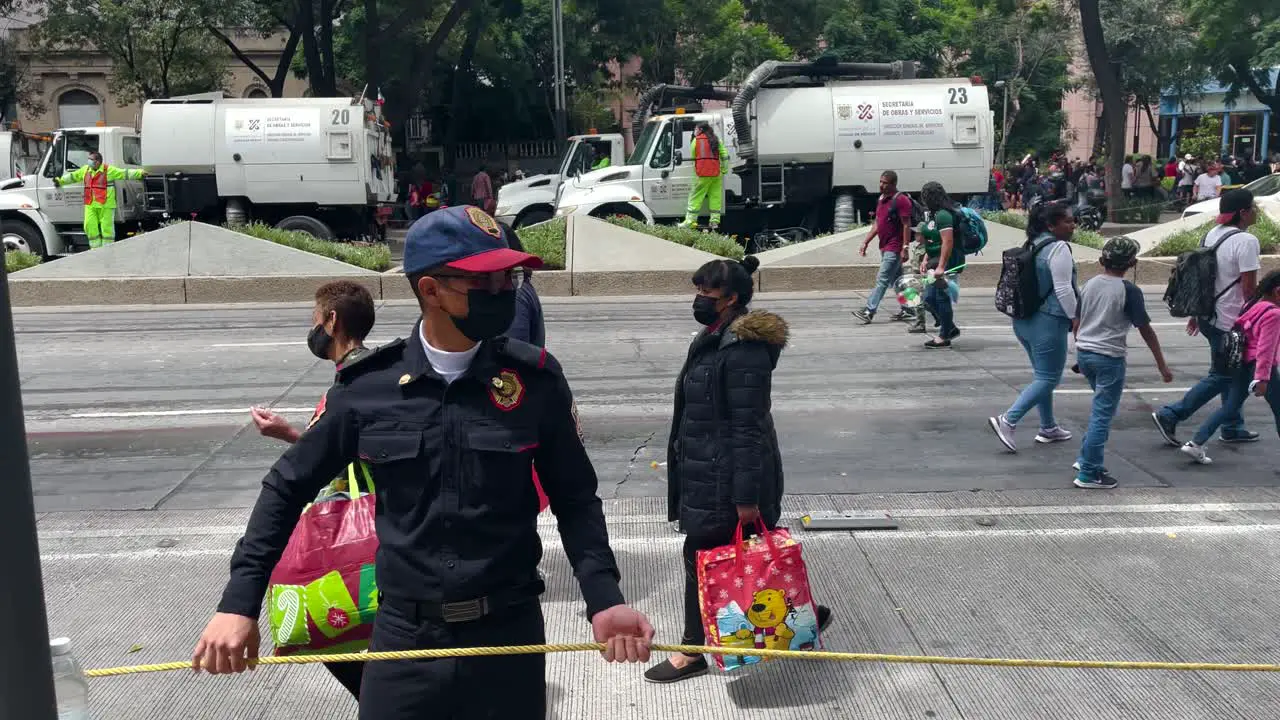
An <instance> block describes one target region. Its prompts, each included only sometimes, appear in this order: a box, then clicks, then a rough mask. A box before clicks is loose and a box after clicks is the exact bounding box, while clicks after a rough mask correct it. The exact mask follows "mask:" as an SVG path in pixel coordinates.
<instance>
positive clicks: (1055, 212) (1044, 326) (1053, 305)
mask: <svg viewBox="0 0 1280 720" xmlns="http://www.w3.org/2000/svg"><path fill="white" fill-rule="evenodd" d="M1075 229H1076V221H1075V217H1074V216H1073V215H1072V214H1071V207H1070V204H1069V203H1066V202H1049V203H1040V204H1039V205H1037V206H1036V207H1035V208H1034V209H1033V210H1032V211H1031V214H1030V216H1029V217H1028V220H1027V244H1026V245H1024V246H1023V247H1021V248H1011V249H1009V250H1006V251H1005V256H1004V267H1003V268H1002V270H1001V275H1000V282H999V285H998V286H997V287H996V307H997V308H999V309H1001V310H1002V311H1003V312H1006V313H1007V314H1013V317H1014V320H1013V334H1014V335H1015V336H1016V337H1017V338H1018V342H1020V343H1022V347H1023V349H1024V350H1026V352H1027V357H1028V358H1029V359H1030V360H1031V369H1032V370H1033V371H1034V377H1033V379H1032V381H1031V383H1030V384H1029V385H1027V386H1026V387H1024V388H1023V389H1022V392H1021V393H1020V394H1019V395H1018V398H1017V399H1016V400H1014V402H1013V405H1010V406H1009V409H1008V410H1006V411H1005V412H1004V414H1003V415H997V416H996V417H993V418H988V420H987V422H988V424H989V425H990V426H991V429H992V431H994V432H995V434H996V437H997V438H999V439H1000V442H1001V443H1002V444H1003V445H1004V446H1005V447H1006V448H1008V450H1009V452H1017V451H1018V447H1017V445H1016V444H1015V442H1014V429H1015V428H1016V427H1017V425H1018V422H1019V421H1020V420H1022V418H1023V416H1024V415H1026V414H1027V413H1028V412H1030V411H1031V408H1033V407H1035V408H1037V409H1038V410H1039V412H1040V432H1038V433H1037V434H1036V442H1038V443H1055V442H1063V441H1065V440H1070V439H1071V433H1070V432H1068V431H1067V430H1066V429H1064V428H1063V427H1061V426H1060V425H1058V422H1057V420H1056V419H1055V418H1054V416H1053V391H1054V389H1056V388H1057V387H1058V383H1060V382H1062V370H1063V368H1064V367H1066V364H1067V335H1068V333H1070V332H1073V331H1075V330H1076V329H1077V328H1078V327H1079V325H1078V321H1077V320H1076V305H1077V297H1078V291H1077V289H1076V265H1075V260H1074V259H1073V258H1072V257H1071V246H1070V245H1069V243H1068V241H1069V240H1070V239H1071V236H1072V235H1073V234H1074V233H1075ZM1018 253H1021V254H1020V255H1018V261H1019V264H1018V266H1017V272H1016V273H1012V272H1011V270H1010V263H1011V258H1012V257H1013V256H1014V255H1015V254H1018ZM1011 275H1017V277H1016V281H1017V283H1018V286H1019V287H1018V288H1016V290H1017V291H1018V294H1019V295H1020V296H1021V297H1022V298H1024V300H1022V302H1021V303H1020V304H1019V305H1018V306H1017V308H1016V312H1012V313H1011V312H1010V310H1007V309H1005V308H1004V307H1002V306H1001V303H1002V300H1003V298H1004V296H1006V295H1007V294H1008V293H1009V292H1010V288H1009V287H1008V285H1009V284H1010V282H1011V281H1012V280H1013V278H1011V277H1010V276H1011Z"/></svg>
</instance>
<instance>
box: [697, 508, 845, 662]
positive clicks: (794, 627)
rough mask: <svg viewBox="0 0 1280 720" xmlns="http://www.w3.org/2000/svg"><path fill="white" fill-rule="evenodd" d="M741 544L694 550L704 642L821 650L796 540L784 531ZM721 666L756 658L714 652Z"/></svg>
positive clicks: (762, 529)
mask: <svg viewBox="0 0 1280 720" xmlns="http://www.w3.org/2000/svg"><path fill="white" fill-rule="evenodd" d="M757 526H758V529H759V532H760V534H759V535H758V536H757V537H754V538H751V539H750V540H748V541H746V542H743V538H742V526H741V525H739V526H738V530H737V532H736V533H735V534H734V544H733V545H725V546H723V547H718V548H715V549H713V550H699V551H698V603H699V606H700V608H701V611H702V624H703V627H704V628H705V629H706V633H707V644H708V645H710V646H713V647H726V648H732V647H740V648H764V649H770V650H815V649H821V647H822V639H821V637H820V633H819V630H818V606H817V604H816V603H815V602H814V600H813V596H812V594H811V593H810V591H809V573H808V571H807V570H806V569H805V564H804V558H802V557H801V554H800V543H798V542H796V541H795V540H793V539H792V538H791V533H789V532H787V531H786V530H785V529H781V528H780V529H778V530H773V531H768V530H766V529H765V527H764V523H763V522H760V521H759V520H757ZM715 658H716V664H717V665H719V666H720V668H721V669H722V670H733V669H735V668H739V667H742V666H744V665H752V664H755V663H758V662H760V661H761V658H759V657H747V656H742V655H716V656H715Z"/></svg>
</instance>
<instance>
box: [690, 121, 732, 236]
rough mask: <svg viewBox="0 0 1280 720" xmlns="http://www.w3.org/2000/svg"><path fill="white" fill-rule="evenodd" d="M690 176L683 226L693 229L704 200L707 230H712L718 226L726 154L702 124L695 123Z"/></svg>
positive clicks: (727, 156) (718, 140)
mask: <svg viewBox="0 0 1280 720" xmlns="http://www.w3.org/2000/svg"><path fill="white" fill-rule="evenodd" d="M693 172H694V178H693V187H691V188H690V189H689V206H688V208H687V209H686V212H685V215H684V223H683V224H684V225H687V226H689V227H697V225H698V215H699V214H700V213H701V212H702V201H703V200H704V199H705V200H706V201H707V205H708V206H710V210H711V229H712V230H715V229H717V228H718V227H719V226H720V212H721V211H722V210H723V209H724V176H725V175H727V174H728V173H729V151H728V150H726V149H725V147H724V143H722V142H720V139H719V138H717V137H716V133H715V131H714V130H712V129H711V126H710V125H708V124H706V123H699V124H698V128H697V130H695V131H694V133H693Z"/></svg>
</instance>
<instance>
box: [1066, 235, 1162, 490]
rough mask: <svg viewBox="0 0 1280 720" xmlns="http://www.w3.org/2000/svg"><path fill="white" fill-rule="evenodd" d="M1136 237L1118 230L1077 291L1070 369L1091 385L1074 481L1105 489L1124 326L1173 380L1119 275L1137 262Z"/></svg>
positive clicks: (1141, 309) (1135, 294) (1131, 288)
mask: <svg viewBox="0 0 1280 720" xmlns="http://www.w3.org/2000/svg"><path fill="white" fill-rule="evenodd" d="M1138 249H1139V248H1138V242H1137V241H1136V240H1134V239H1133V238H1130V237H1125V236H1123V235H1121V236H1120V237H1114V238H1111V239H1110V240H1108V241H1107V244H1106V245H1103V246H1102V256H1101V257H1100V258H1098V264H1100V265H1101V266H1102V273H1101V274H1100V275H1098V276H1097V277H1095V278H1093V279H1092V280H1090V281H1089V282H1087V283H1085V286H1084V289H1083V290H1081V291H1080V326H1079V327H1080V329H1079V331H1078V332H1077V333H1076V363H1077V364H1076V367H1075V368H1072V369H1073V370H1076V371H1077V372H1079V373H1080V374H1081V375H1084V377H1085V379H1086V380H1088V381H1089V387H1091V388H1093V407H1092V409H1091V411H1090V413H1089V427H1088V429H1087V430H1085V433H1084V441H1083V442H1082V443H1081V444H1080V457H1079V458H1078V459H1077V460H1076V464H1075V469H1076V471H1077V472H1076V478H1075V481H1074V485H1075V486H1076V487H1078V488H1085V489H1096V488H1101V489H1110V488H1113V487H1115V486H1116V484H1117V483H1116V479H1115V478H1114V477H1112V475H1111V473H1109V472H1107V468H1106V466H1105V465H1103V462H1102V459H1103V451H1104V450H1105V449H1106V445H1107V437H1108V436H1109V435H1110V433H1111V420H1112V418H1114V417H1115V415H1116V408H1117V407H1119V405H1120V395H1121V393H1123V392H1124V376H1125V369H1126V362H1125V356H1126V355H1128V352H1129V351H1128V347H1127V339H1128V335H1129V328H1130V327H1136V328H1138V332H1139V333H1140V334H1141V335H1142V339H1143V340H1145V341H1146V343H1147V347H1148V348H1150V349H1151V355H1152V356H1153V357H1154V358H1155V361H1156V367H1157V368H1159V370H1160V377H1161V379H1163V380H1164V381H1165V382H1173V373H1172V372H1170V370H1169V366H1168V365H1167V364H1166V363H1165V361H1164V353H1163V352H1162V351H1161V349H1160V338H1159V337H1157V336H1156V332H1155V330H1153V329H1152V328H1151V316H1150V315H1148V314H1147V306H1146V302H1145V301H1144V300H1143V298H1142V291H1141V290H1139V289H1138V286H1137V285H1134V284H1133V283H1131V282H1129V281H1128V280H1125V279H1124V276H1125V273H1127V272H1128V271H1129V269H1130V268H1132V267H1133V266H1134V265H1137V264H1138Z"/></svg>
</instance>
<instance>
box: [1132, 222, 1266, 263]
mask: <svg viewBox="0 0 1280 720" xmlns="http://www.w3.org/2000/svg"><path fill="white" fill-rule="evenodd" d="M1205 220H1206V222H1205V224H1204V225H1201V226H1200V227H1195V228H1191V229H1189V230H1181V231H1179V232H1176V233H1174V234H1173V235H1170V236H1169V237H1167V238H1165V239H1164V241H1163V242H1161V243H1160V244H1159V245H1157V246H1156V247H1155V248H1153V249H1152V250H1151V252H1149V253H1147V254H1148V255H1151V256H1154V257H1177V256H1179V255H1181V254H1182V253H1184V252H1189V251H1191V250H1195V249H1196V248H1198V247H1200V243H1201V242H1202V241H1204V237H1205V236H1206V235H1208V234H1209V231H1210V230H1212V229H1213V228H1214V227H1216V226H1215V225H1214V223H1212V222H1209V221H1208V218H1206V219H1205ZM1249 232H1250V233H1252V234H1253V235H1255V236H1256V237H1257V238H1258V246H1259V247H1260V248H1261V249H1262V253H1263V254H1264V255H1269V254H1272V253H1274V252H1276V249H1277V247H1280V225H1277V224H1276V221H1274V220H1272V219H1271V218H1270V217H1269V216H1267V215H1266V214H1261V213H1260V214H1259V215H1258V222H1256V223H1254V224H1253V227H1251V228H1249Z"/></svg>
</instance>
